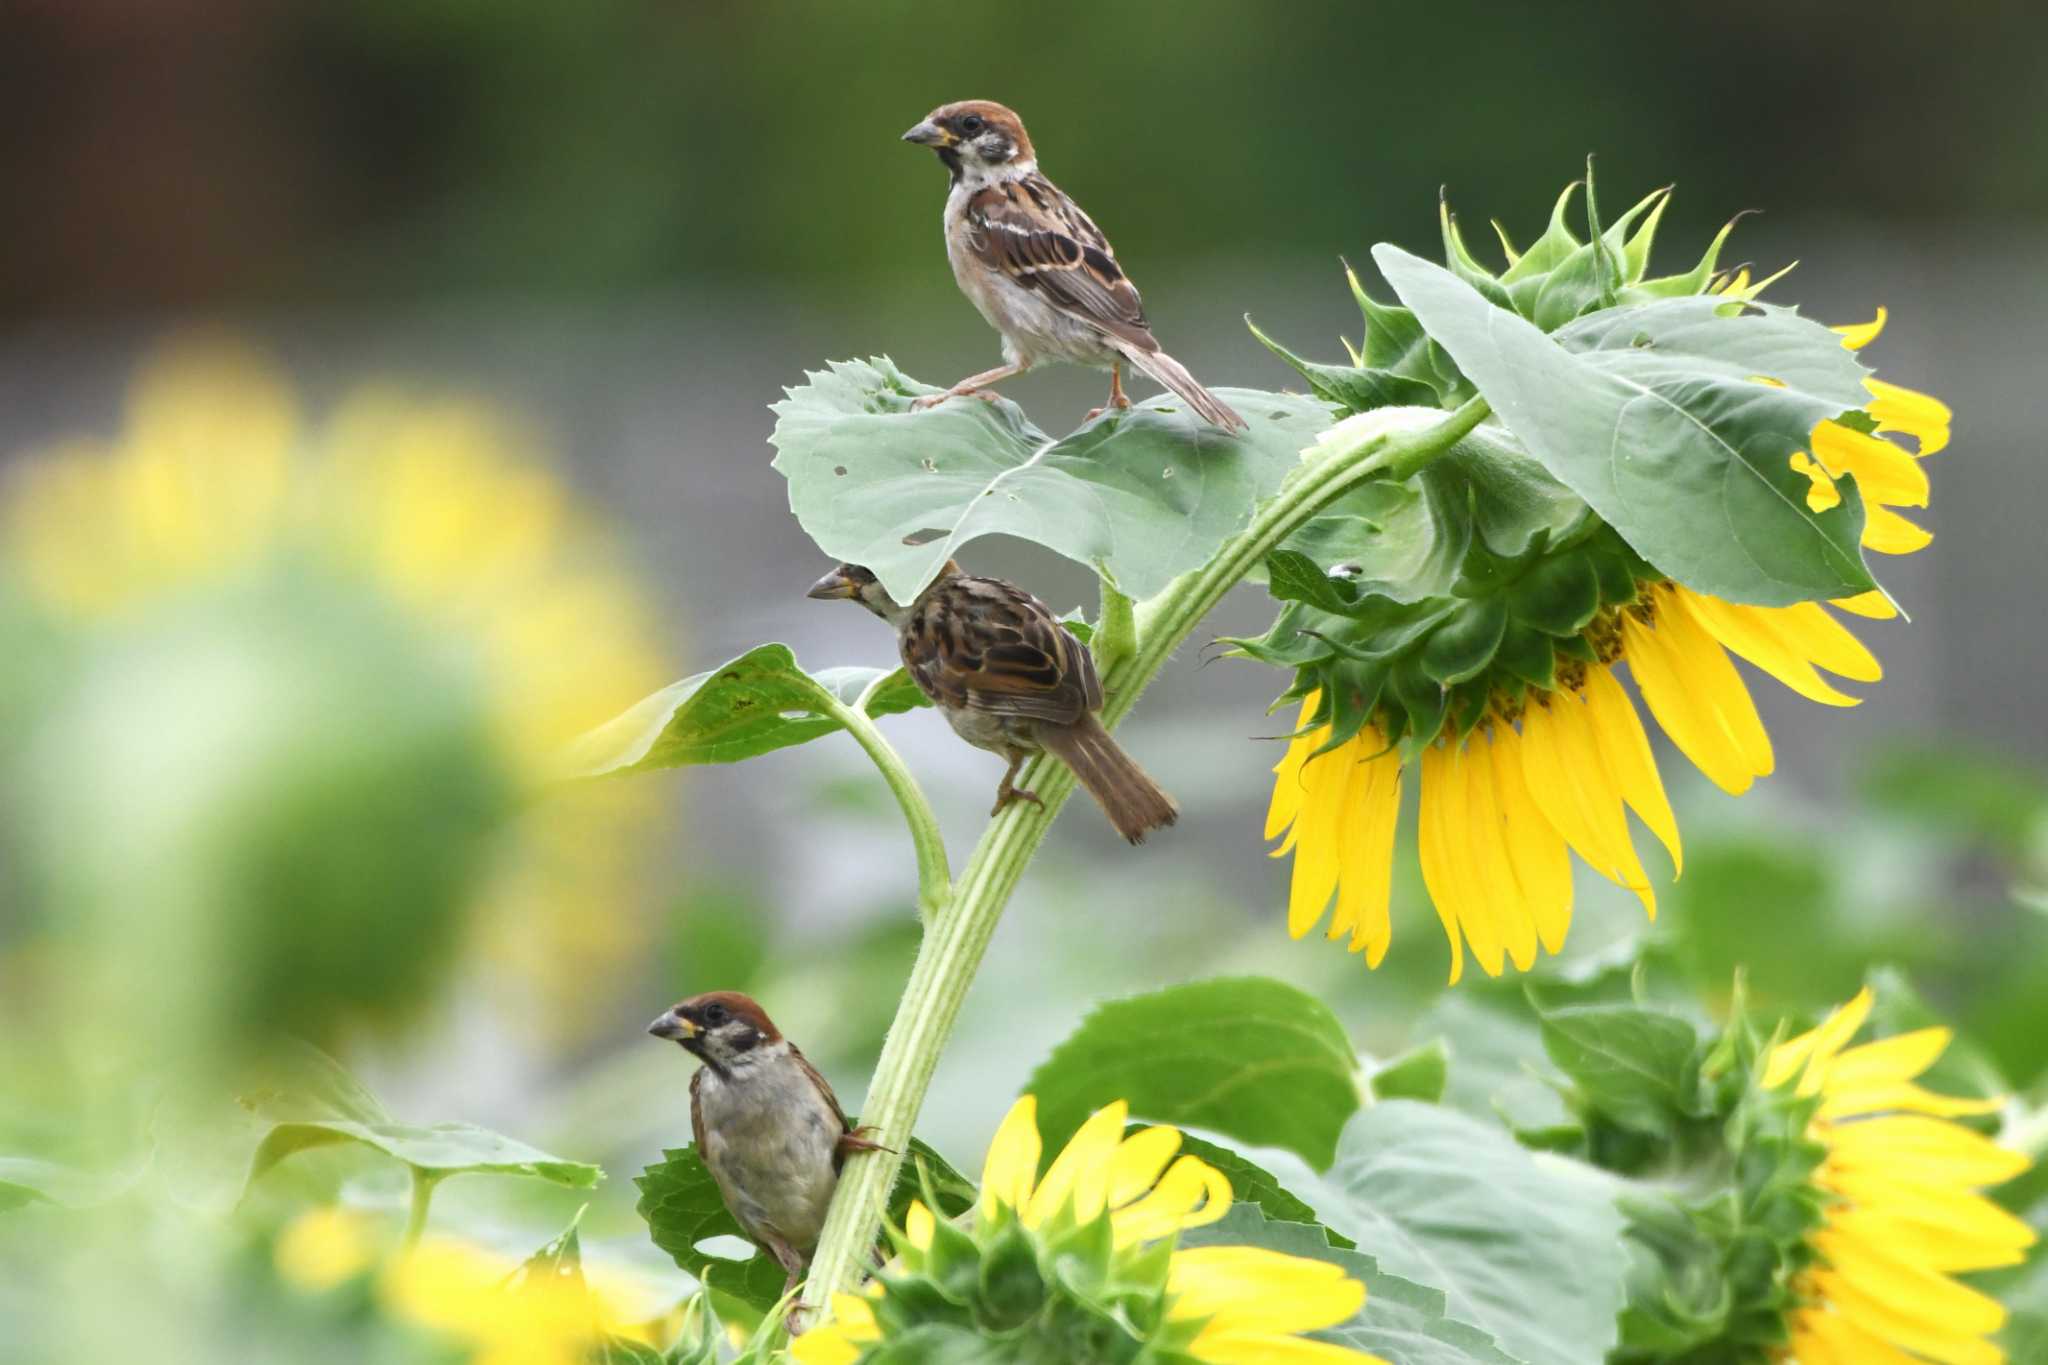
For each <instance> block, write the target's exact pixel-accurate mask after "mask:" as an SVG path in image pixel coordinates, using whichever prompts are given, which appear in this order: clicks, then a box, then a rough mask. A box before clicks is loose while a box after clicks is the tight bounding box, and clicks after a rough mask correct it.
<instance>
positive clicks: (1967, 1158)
mask: <svg viewBox="0 0 2048 1365" xmlns="http://www.w3.org/2000/svg"><path fill="white" fill-rule="evenodd" d="M1873 999H1874V997H1873V996H1872V994H1871V992H1870V990H1869V989H1868V988H1866V989H1864V990H1863V991H1862V993H1860V994H1859V995H1857V997H1856V998H1855V999H1854V1000H1851V1001H1850V1002H1849V1003H1848V1004H1846V1005H1844V1006H1843V1007H1842V1008H1841V1009H1839V1010H1837V1011H1835V1013H1834V1014H1833V1015H1831V1016H1830V1017H1829V1018H1828V1019H1827V1020H1826V1022H1824V1023H1823V1024H1821V1026H1820V1027H1818V1028H1816V1029H1813V1030H1811V1031H1810V1032H1807V1033H1803V1034H1800V1035H1799V1036H1798V1037H1796V1038H1793V1039H1790V1040H1788V1041H1786V1042H1784V1043H1781V1044H1779V1045H1778V1046H1777V1047H1776V1048H1774V1049H1773V1050H1772V1052H1771V1055H1770V1057H1769V1059H1768V1061H1767V1062H1766V1063H1765V1067H1764V1076H1763V1084H1764V1085H1765V1087H1766V1088H1769V1089H1781V1088H1784V1087H1787V1086H1793V1087H1794V1090H1793V1093H1794V1094H1796V1095H1798V1096H1800V1097H1802V1098H1811V1097H1816V1096H1817V1097H1818V1098H1819V1100H1820V1104H1819V1107H1818V1109H1817V1110H1816V1111H1815V1113H1814V1117H1813V1120H1812V1123H1811V1125H1810V1127H1809V1128H1808V1130H1807V1136H1808V1137H1810V1138H1811V1139H1812V1140H1813V1141H1814V1142H1816V1143H1818V1144H1820V1145H1821V1146H1822V1147H1824V1148H1826V1150H1827V1157H1826V1159H1825V1160H1823V1161H1822V1163H1821V1165H1820V1167H1819V1169H1818V1170H1816V1171H1815V1172H1814V1175H1813V1182H1814V1184H1815V1185H1816V1186H1817V1187H1818V1188H1819V1189H1820V1190H1822V1191H1823V1192H1824V1193H1825V1194H1826V1195H1827V1198H1828V1203H1827V1206H1826V1208H1825V1210H1824V1212H1823V1214H1822V1222H1821V1224H1820V1226H1819V1227H1818V1228H1816V1229H1815V1230H1814V1231H1813V1232H1811V1233H1810V1234H1808V1236H1807V1244H1808V1245H1809V1246H1810V1247H1811V1248H1812V1249H1813V1251H1814V1253H1815V1254H1816V1256H1817V1257H1818V1260H1817V1263H1816V1264H1815V1265H1814V1266H1813V1267H1812V1268H1811V1269H1809V1270H1807V1271H1805V1272H1804V1273H1803V1274H1802V1275H1801V1276H1800V1277H1799V1279H1798V1280H1797V1281H1795V1282H1794V1289H1795V1291H1796V1292H1797V1293H1798V1294H1799V1296H1800V1298H1801V1299H1802V1300H1803V1303H1802V1306H1801V1307H1799V1308H1798V1309H1797V1310H1795V1311H1794V1312H1793V1313H1792V1314H1791V1317H1790V1320H1789V1322H1788V1324H1787V1326H1788V1327H1789V1328H1790V1331H1791V1343H1790V1345H1789V1346H1787V1347H1785V1348H1784V1349H1782V1350H1780V1351H1778V1352H1777V1353H1776V1354H1775V1356H1774V1359H1777V1360H1780V1361H1785V1362H1797V1365H1837V1362H1842V1363H1844V1365H1846V1362H1850V1361H1854V1362H1859V1365H1860V1363H1861V1362H1873V1363H1879V1362H1886V1361H1896V1362H1911V1361H1916V1360H1923V1359H1924V1360H1938V1361H1948V1362H1955V1363H1956V1365H1968V1363H1970V1362H1994V1361H2000V1360H2003V1359H2004V1358H2005V1355H2004V1352H2002V1351H2000V1350H1999V1349H1998V1348H1997V1347H1995V1346H1993V1345H1992V1344H1991V1343H1990V1342H1989V1341H1987V1340H1986V1338H1987V1337H1989V1336H1990V1335H1991V1334H1992V1333H1994V1332H1996V1331H1998V1329H1999V1328H2000V1327H2002V1326H2003V1325H2004V1324H2005V1309H2004V1308H2003V1307H2002V1306H2000V1304H1999V1303H1998V1302H1997V1300H1995V1299H1992V1298H1990V1297H1989V1296H1987V1295H1985V1294H1983V1293H1981V1292H1980V1291H1978V1290H1976V1289H1973V1288H1971V1287H1969V1286H1968V1285H1965V1284H1963V1283H1961V1282H1960V1281H1958V1280H1957V1279H1956V1278H1955V1276H1957V1275H1961V1274H1967V1273H1968V1272H1970V1271H1974V1270H1988V1269H1991V1268H1993V1267H1996V1266H2009V1265H2018V1264H2019V1263H2020V1262H2021V1261H2022V1260H2023V1259H2024V1258H2025V1256H2026V1252H2027V1249H2028V1248H2029V1247H2031V1246H2033V1244H2034V1242H2035V1240H2036V1238H2035V1234H2034V1231H2033V1229H2031V1228H2029V1227H2028V1226H2027V1225H2026V1224H2025V1223H2023V1222H2021V1221H2020V1220H2019V1219H2018V1218H2015V1217H2014V1216H2013V1215H2012V1214H2010V1213H2008V1212H2006V1211H2005V1210H2004V1209H2002V1208H2000V1207H1999V1206H1998V1205H1997V1204H1995V1203H1993V1202H1992V1201H1991V1200H1989V1199H1987V1198H1985V1197H1984V1195H1983V1194H1981V1193H1979V1191H1980V1190H1981V1189H1983V1188H1985V1187H1987V1186H1991V1185H1997V1184H2001V1183H2003V1182H2004V1181H2007V1180H2011V1179H2012V1178H2013V1177H2014V1176H2017V1175H2019V1174H2020V1173H2021V1172H2023V1171H2025V1170H2026V1169H2027V1167H2028V1165H2029V1164H2030V1163H2029V1162H2028V1160H2027V1158H2026V1157H2025V1156H2024V1155H2022V1154H2021V1153H2019V1152H2015V1151H2011V1150H2008V1149H2007V1148H2004V1147H2000V1146H1999V1145H1998V1144H1997V1143H1995V1142H1993V1141H1992V1140H1991V1139H1989V1138H1987V1137H1985V1136H1983V1135H1982V1134H1980V1133H1977V1132H1975V1131H1973V1130H1971V1129H1969V1128H1965V1127H1963V1126H1962V1125H1961V1124H1959V1123H1953V1122H1950V1120H1951V1119H1953V1118H1957V1117H1961V1116H1964V1115H1970V1114H1986V1113H1991V1112H1993V1111H1995V1110H1997V1109H1998V1108H1999V1107H2000V1101H1998V1100H1965V1099H1957V1098H1954V1097H1951V1096H1947V1095H1940V1094H1936V1093H1934V1092H1932V1091H1929V1090H1925V1089H1923V1088H1921V1087H1920V1086H1919V1085H1918V1084H1916V1083H1915V1082H1916V1080H1917V1079H1918V1077H1919V1076H1920V1075H1921V1073H1923V1072H1925V1071H1926V1070H1927V1068H1929V1067H1930V1066H1932V1065H1934V1063H1935V1061H1936V1060H1937V1059H1938V1058H1939V1057H1940V1056H1941V1054H1942V1052H1943V1051H1944V1050H1945V1049H1946V1048H1947V1047H1948V1044H1949V1041H1950V1036H1951V1035H1950V1032H1949V1030H1947V1029H1945V1028H1924V1029H1916V1030H1914V1031H1912V1032H1910V1033H1901V1034H1896V1035H1894V1036H1892V1037H1890V1038H1885V1039H1882V1040H1880V1041H1878V1042H1874V1043H1865V1044H1862V1045H1861V1046H1858V1047H1848V1046H1847V1044H1848V1043H1849V1041H1850V1040H1851V1039H1852V1038H1854V1037H1855V1036H1856V1034H1857V1032H1858V1031H1859V1030H1860V1029H1861V1028H1862V1027H1863V1024H1864V1021H1865V1020H1866V1019H1867V1018H1868V1017H1869V1014H1870V1008H1871V1005H1872V1003H1873ZM1795 1082H1796V1085H1795Z"/></svg>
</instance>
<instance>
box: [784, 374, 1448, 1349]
mask: <svg viewBox="0 0 2048 1365" xmlns="http://www.w3.org/2000/svg"><path fill="white" fill-rule="evenodd" d="M1487 411H1488V409H1487V407H1486V405H1485V404H1484V403H1483V402H1481V401H1480V400H1478V399H1476V398H1475V399H1473V400H1472V401H1471V402H1469V403H1466V404H1465V405H1464V406H1463V407H1461V408H1459V409H1458V410H1457V411H1456V412H1453V413H1450V414H1448V415H1447V416H1445V417H1444V418H1443V420H1441V421H1439V422H1436V423H1434V424H1433V425H1431V426H1428V427H1424V428H1420V429H1417V430H1408V431H1399V432H1391V433H1382V434H1380V435H1378V436H1375V437H1372V438H1371V439H1368V440H1366V441H1364V442H1362V443H1361V444H1360V446H1359V447H1358V448H1357V449H1355V450H1350V451H1332V452H1330V453H1328V454H1325V455H1323V456H1322V457H1321V458H1319V459H1317V460H1316V462H1315V463H1313V464H1310V465H1307V466H1305V467H1304V468H1303V469H1302V470H1301V472H1300V473H1299V474H1298V475H1297V476H1296V477H1295V479H1294V481H1293V482H1291V483H1290V484H1288V486H1287V487H1285V488H1283V489H1282V490H1281V491H1280V493H1279V494H1278V495H1277V496H1275V497H1274V498H1273V499H1272V501H1270V502H1269V503H1267V504H1266V505H1265V506H1264V507H1262V508H1261V509H1259V511H1258V512H1257V514H1256V515H1254V516H1253V518H1252V522H1251V525H1249V526H1247V527H1246V528H1245V529H1244V530H1243V531H1242V532H1240V533H1239V534H1238V535H1237V536H1235V537H1234V538H1232V539H1231V540H1230V541H1229V542H1228V543H1226V544H1225V545H1224V547H1223V548H1222V550H1221V551H1220V552H1218V554H1217V556H1216V558H1215V559H1213V560H1211V561H1210V563H1209V564H1208V565H1206V566H1205V567H1203V568H1201V569H1197V570H1195V571H1194V572H1192V573H1188V574H1184V575H1182V576H1181V577H1180V578H1178V579H1175V580H1174V581H1173V582H1172V583H1171V584H1169V585H1168V586H1167V588H1166V590H1165V591H1164V592H1162V593H1160V594H1159V596H1157V597H1155V598H1153V599H1152V600H1151V601H1149V602H1146V603H1144V604H1143V605H1142V606H1141V607H1139V608H1138V610H1137V613H1136V626H1137V644H1136V648H1135V649H1133V650H1131V651H1129V652H1122V651H1116V650H1113V651H1112V653H1113V655H1114V657H1113V658H1112V659H1111V660H1110V661H1109V662H1108V664H1107V666H1106V667H1105V668H1104V670H1103V678H1102V688H1103V693H1104V695H1105V697H1106V698H1107V701H1106V703H1105V705H1104V707H1103V710H1102V723H1103V724H1104V725H1106V726H1109V727H1112V728H1114V727H1115V725H1116V724H1117V722H1118V721H1120V720H1122V719H1123V717H1124V716H1125V715H1126V714H1128V713H1129V712H1130V709H1131V708H1132V707H1133V706H1135V705H1136V704H1137V701H1138V697H1139V695H1140V694H1141V693H1142V692H1143V691H1144V690H1145V688H1146V686H1147V685H1148V684H1150V683H1151V681H1152V679H1153V677H1154V676H1156V675H1157V674H1158V672H1159V670H1160V668H1161V667H1163V666H1164V665H1165V663H1166V660H1167V659H1168V658H1169V657H1170V656H1171V655H1172V654H1173V651H1174V650H1175V649H1177V648H1178V647H1179V646H1180V644H1181V642H1182V641H1183V640H1185V639H1186V638H1187V637H1188V635H1189V633H1190V632H1192V631H1193V630H1194V628H1195V627H1196V625H1198V624H1199V623H1200V622H1201V620H1202V618H1203V617H1204V616H1206V615H1208V614H1209V611H1210V609H1211V608H1212V607H1214V606H1215V605H1216V603H1217V602H1218V601H1219V600H1221V598H1222V597H1223V594H1224V593H1226V592H1228V591H1229V590H1230V589H1231V587H1232V586H1234V585H1235V584H1236V583H1237V582H1238V581H1239V580H1240V579H1242V578H1243V577H1244V576H1245V574H1246V573H1247V572H1249V571H1250V570H1251V569H1252V568H1253V567H1254V566H1255V565H1257V564H1258V563H1259V562H1260V561H1261V560H1263V559H1264V558H1265V556H1266V555H1267V554H1268V553H1269V552H1270V551H1271V550H1273V549H1274V547H1276V546H1278V545H1279V544H1280V542H1281V541H1283V540H1285V539H1286V538H1287V537H1288V536H1290V535H1292V534H1293V533H1294V532H1295V531H1296V530H1298V529H1299V528H1300V527H1301V525H1302V524H1303V523H1304V522H1306V521H1307V520H1308V519H1309V518H1311V517H1313V516H1315V515H1316V514H1317V513H1318V512H1320V511H1321V510H1322V509H1323V508H1324V507H1326V506H1328V505H1329V504H1330V502H1331V501H1332V500H1334V499H1336V498H1338V497H1340V496H1342V495H1343V494H1344V493H1346V492H1348V491H1349V490H1350V489H1352V488H1354V487H1356V486H1357V485H1358V484H1360V483H1363V482H1364V481H1365V480H1367V479H1369V478H1374V477H1380V476H1384V477H1391V478H1397V479H1405V478H1408V477H1410V476H1411V475H1413V474H1415V473H1416V472H1418V471H1419V470H1421V469H1422V468H1423V466H1425V465H1427V464H1428V463H1429V462H1430V461H1432V460H1434V459H1435V458H1436V457H1437V456H1439V455H1442V454H1443V453H1444V452H1445V451H1446V450H1449V449H1450V448H1451V447H1452V446H1453V445H1455V444H1456V443H1457V442H1458V441H1459V440H1460V439H1462V438H1463V437H1464V436H1465V434H1466V433H1467V432H1469V431H1471V430H1472V428H1473V427H1475V426H1477V425H1479V423H1480V422H1481V421H1482V420H1483V419H1484V418H1485V417H1486V415H1487ZM1105 602H1106V603H1107V602H1108V599H1107V598H1105ZM1105 615H1106V616H1107V615H1108V613H1107V612H1105ZM1105 624H1108V622H1105ZM1119 633H1120V632H1119ZM863 719H865V717H863ZM1018 780H1019V783H1020V784H1021V785H1023V786H1024V787H1026V788H1027V789H1029V790H1031V791H1035V792H1036V793H1037V794H1038V796H1039V798H1040V800H1041V801H1042V802H1043V804H1042V805H1031V804H1029V803H1027V802H1018V803H1016V804H1014V805H1012V806H1010V807H1009V808H1007V809H1006V810H1004V811H1003V812H1002V813H1001V814H1000V815H998V816H996V818H995V819H994V820H993V821H991V822H990V824H989V827H988V829H987V830H986V831H984V832H983V834H982V836H981V842H980V843H979V844H977V845H976V846H975V849H974V855H973V857H971V858H970V859H969V860H968V863H967V868H966V870H965V871H964V872H962V873H961V875H960V881H959V883H958V884H957V885H956V886H955V887H954V889H953V897H952V901H951V903H950V904H949V905H945V906H943V907H942V908H941V910H940V912H939V913H938V915H937V916H936V917H935V918H934V919H933V920H932V921H931V923H930V924H929V926H928V927H927V929H926V932H925V937H924V943H923V945H922V946H921V947H920V948H919V950H918V955H917V962H916V964H915V965H914V966H913V967H912V968H911V971H910V980H909V982H908V983H907V984H906V985H905V987H904V990H903V1000H902V1003H901V1004H900V1005H899V1006H898V1007H897V1010H896V1021H895V1023H893V1024H892V1025H891V1026H890V1028H889V1037H888V1040H887V1041H886V1042H885V1043H883V1045H882V1055H881V1058H880V1059H879V1060H878V1061H877V1063H876V1065H875V1076H874V1080H873V1082H872V1083H871V1084H870V1085H869V1087H868V1095H867V1102H866V1103H865V1104H863V1105H862V1106H861V1113H860V1121H861V1123H862V1124H864V1125H867V1126H870V1127H872V1128H873V1129H875V1130H876V1131H875V1134H874V1136H875V1138H876V1140H877V1141H878V1142H880V1143H882V1144H883V1146H884V1147H885V1148H886V1149H887V1150H884V1151H876V1152H865V1153H856V1154H854V1155H852V1156H850V1157H848V1158H847V1161H846V1166H845V1169H844V1170H843V1171H842V1172H841V1173H840V1177H839V1189H838V1191H837V1193H836V1194H835V1195H834V1196H833V1200H832V1211H831V1213H830V1215H829V1216H828V1217H827V1218H826V1220H825V1227H824V1231H823V1233H822V1234H821V1235H820V1238H819V1242H818V1251H817V1255H816V1256H815V1257H814V1258H813V1259H812V1262H811V1272H810V1280H809V1282H808V1284H807V1285H806V1286H805V1289H804V1296H803V1297H804V1301H805V1302H806V1303H809V1304H812V1305H814V1306H816V1307H818V1308H820V1309H823V1308H826V1307H827V1306H829V1304H830V1302H831V1296H832V1295H833V1294H834V1293H835V1292H839V1291H843V1290H849V1289H852V1288H853V1287H854V1286H855V1285H856V1284H857V1283H858V1282H859V1281H860V1278H861V1276H862V1275H863V1274H864V1273H865V1271H866V1269H867V1268H868V1266H869V1264H870V1261H869V1255H870V1251H871V1249H872V1248H873V1247H874V1246H875V1243H876V1240H877V1238H878V1236H879V1234H880V1228H881V1221H882V1212H883V1209H884V1207H885V1206H886V1204H887V1201H888V1197H889V1191H890V1188H891V1187H892V1186H893V1185H894V1184H895V1181H896V1171H897V1168H898V1166H900V1165H901V1164H902V1156H901V1155H900V1154H901V1153H902V1152H904V1151H905V1150H907V1148H908V1145H909V1141H910V1133H911V1129H912V1127H913V1125H914V1124H915V1123H916V1121H917V1115H918V1111H919V1110H920V1109H922V1108H923V1107H924V1098H925V1092H926V1090H927V1089H928V1088H929V1087H930V1085H931V1079H932V1073H933V1072H934V1071H935V1070H937V1068H938V1064H939V1055H940V1053H941V1052H943V1051H944V1049H945V1045H946V1039H947V1038H948V1036H950V1035H951V1033H952V1031H953V1022H954V1020H955V1019H956V1018H957V1017H958V1015H959V1013H960V1006H961V1004H962V1003H963V1002H964V1001H965V1000H966V999H967V991H968V988H969V987H970V986H971V985H972V984H973V982H974V975H975V972H976V971H977V970H978V969H979V968H980V966H981V958H982V954H983V953H985V952H986V951H987V950H988V944H989V939H990V937H991V936H992V935H994V933H995V929H996V924H997V922H998V921H1000V920H1001V918H1002V914H1003V907H1004V906H1005V905H1006V904H1007V903H1008V902H1009V899H1010V893H1011V892H1012V891H1014V890H1016V887H1017V882H1018V880H1019V879H1020V878H1021V877H1022V876H1023V874H1024V868H1025V866H1026V865H1027V864H1028V863H1029V862H1030V861H1031V856H1032V855H1033V854H1034V853H1035V852H1037V850H1038V845H1039V842H1040V841H1041V840H1042V839H1044V838H1045V832H1046V830H1048V829H1049V828H1051V826H1052V822H1053V820H1054V819H1055V818H1056V817H1057V816H1058V815H1059V813H1060V807H1061V806H1063V805H1065V804H1066V800H1067V798H1068V797H1069V796H1071V795H1072V794H1073V790H1074V775H1073V774H1072V773H1071V772H1069V771H1068V770H1067V768H1066V766H1065V765H1064V764H1062V763H1060V762H1059V761H1058V760H1056V759H1053V758H1051V757H1049V756H1047V755H1044V754H1041V755H1039V756H1038V757H1037V758H1034V759H1033V760H1031V762H1030V763H1028V764H1026V765H1025V768H1024V771H1023V772H1022V773H1021V774H1020V775H1019V779H1018Z"/></svg>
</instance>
